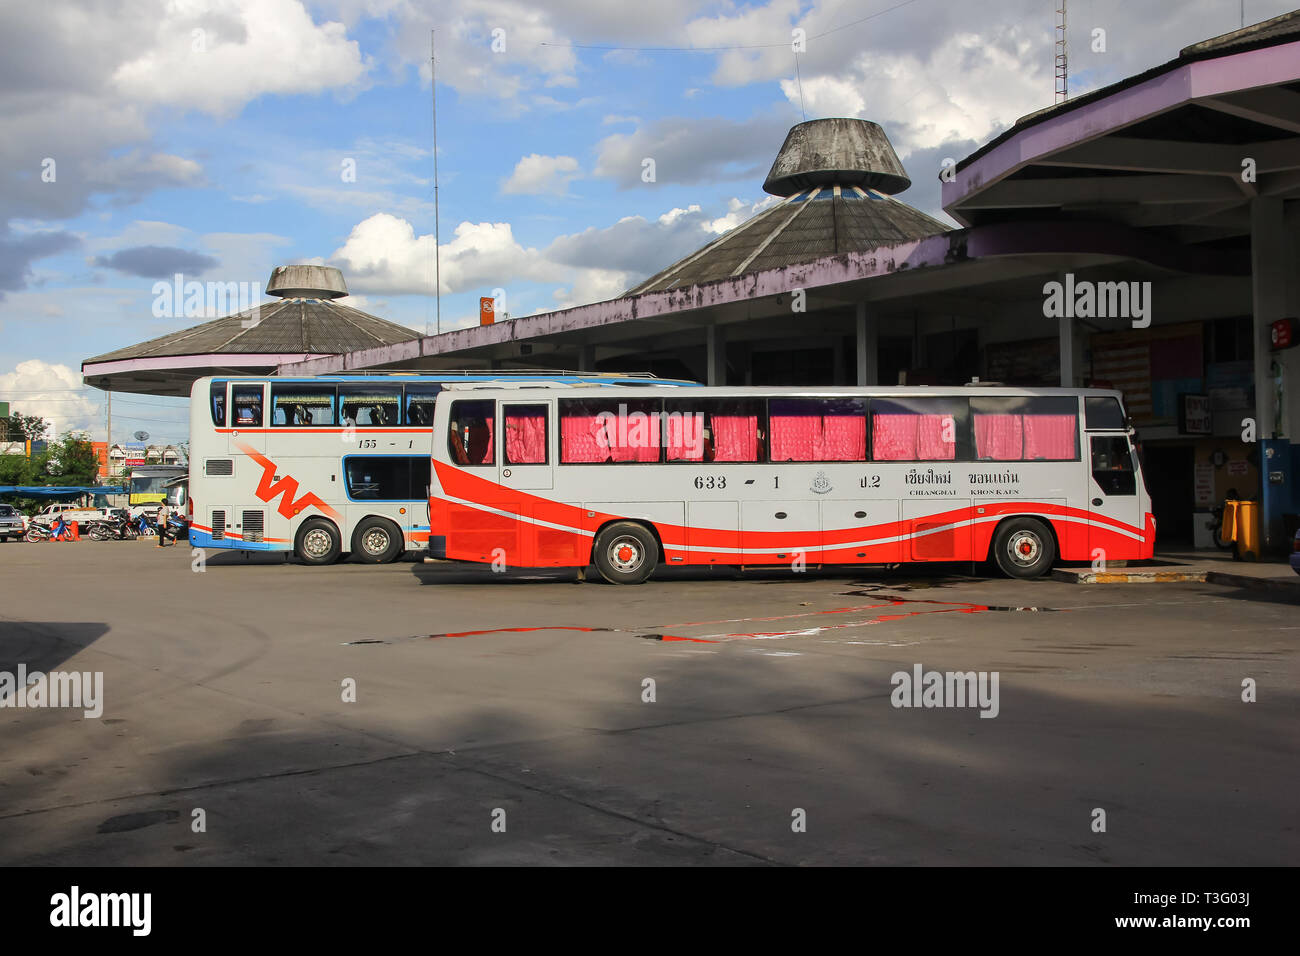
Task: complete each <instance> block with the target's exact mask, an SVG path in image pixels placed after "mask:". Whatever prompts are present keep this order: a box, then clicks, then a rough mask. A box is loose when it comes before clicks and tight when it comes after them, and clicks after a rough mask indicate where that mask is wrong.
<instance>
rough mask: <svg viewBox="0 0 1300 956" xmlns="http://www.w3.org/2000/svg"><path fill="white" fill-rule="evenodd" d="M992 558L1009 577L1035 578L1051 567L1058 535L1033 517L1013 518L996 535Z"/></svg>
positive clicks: (1054, 557)
mask: <svg viewBox="0 0 1300 956" xmlns="http://www.w3.org/2000/svg"><path fill="white" fill-rule="evenodd" d="M993 559H994V560H995V561H996V562H997V565H998V567H999V568H1001V569H1002V573H1003V574H1005V575H1006V576H1007V577H1009V578H1036V577H1038V576H1040V575H1042V574H1046V573H1047V572H1048V571H1049V570H1051V567H1052V563H1053V562H1054V561H1055V560H1056V539H1055V538H1053V537H1052V532H1051V530H1050V529H1049V528H1048V527H1047V526H1046V525H1045V524H1043V523H1042V522H1041V521H1037V520H1035V519H1033V518H1012V519H1011V520H1010V521H1008V522H1006V523H1005V524H1003V525H1002V526H1001V527H1000V528H998V532H997V534H995V535H994V536H993Z"/></svg>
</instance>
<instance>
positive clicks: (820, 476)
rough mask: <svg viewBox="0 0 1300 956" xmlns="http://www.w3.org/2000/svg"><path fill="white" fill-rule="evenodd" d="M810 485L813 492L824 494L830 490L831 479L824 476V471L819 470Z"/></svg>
mask: <svg viewBox="0 0 1300 956" xmlns="http://www.w3.org/2000/svg"><path fill="white" fill-rule="evenodd" d="M810 487H811V489H812V493H813V494H815V495H824V494H826V492H828V491H830V490H831V480H830V479H829V478H827V477H826V472H824V471H819V472H817V477H816V478H814V479H813V480H812V485H811V486H810Z"/></svg>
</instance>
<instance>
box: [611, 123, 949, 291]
mask: <svg viewBox="0 0 1300 956" xmlns="http://www.w3.org/2000/svg"><path fill="white" fill-rule="evenodd" d="M910 185H911V180H910V179H908V178H907V171H906V170H904V169H903V164H902V163H900V162H899V161H898V156H897V155H895V153H894V148H893V147H892V146H891V145H890V144H889V138H888V137H887V136H886V135H885V131H884V130H883V129H881V128H880V127H879V126H877V125H876V124H875V123H871V122H868V121H867V120H856V119H827V120H810V121H809V122H807V123H800V124H799V125H798V126H795V127H794V128H792V129H791V130H790V132H789V134H788V135H787V136H786V138H785V144H784V145H783V146H782V147H781V151H780V153H778V154H777V157H776V162H774V163H773V164H772V171H771V172H770V173H768V175H767V182H765V183H764V184H763V188H764V189H765V190H767V191H768V192H770V193H775V194H776V195H780V196H784V197H785V198H784V199H782V200H781V201H780V202H778V203H776V204H774V205H772V206H769V207H768V208H767V209H764V210H763V211H762V212H760V213H758V214H757V215H756V216H754V217H753V218H751V219H749V220H747V221H746V222H743V223H741V224H740V225H739V226H736V227H735V228H734V229H732V230H730V231H729V232H726V233H724V234H723V235H721V236H719V237H718V238H717V239H715V240H713V241H712V242H710V243H709V244H708V245H706V246H704V247H703V248H701V249H699V250H698V251H696V252H693V253H691V254H690V255H689V256H687V257H686V258H684V259H681V260H679V261H678V262H675V263H673V264H672V265H671V266H669V267H668V268H666V269H664V270H663V271H662V272H658V273H656V274H655V275H652V276H651V277H650V278H648V279H646V280H645V281H644V282H642V283H641V284H640V285H638V286H636V287H634V288H632V289H629V290H628V291H627V292H626V293H624V294H625V295H640V294H641V293H643V292H663V291H665V290H667V289H675V288H682V287H685V286H692V285H698V284H699V283H701V282H712V281H715V280H718V279H727V278H733V277H735V276H740V275H744V274H746V273H750V272H761V271H763V270H765V269H778V268H781V267H782V266H788V265H794V264H795V263H799V262H811V261H813V260H814V259H822V258H825V257H826V256H835V255H843V254H845V253H849V252H865V251H867V250H870V249H874V248H876V247H878V246H886V245H892V244H895V243H899V242H907V241H910V240H914V239H924V238H926V237H927V236H936V235H939V234H941V233H944V232H948V231H949V227H948V226H946V225H944V224H943V223H942V222H940V221H939V220H937V219H934V218H932V217H930V216H927V215H926V214H925V213H923V212H921V211H920V210H919V209H913V208H912V207H911V206H909V205H907V204H906V203H903V202H899V201H898V200H897V199H894V198H892V197H891V196H889V195H888V193H889V192H893V191H898V190H902V189H906V188H907V187H908V186H910Z"/></svg>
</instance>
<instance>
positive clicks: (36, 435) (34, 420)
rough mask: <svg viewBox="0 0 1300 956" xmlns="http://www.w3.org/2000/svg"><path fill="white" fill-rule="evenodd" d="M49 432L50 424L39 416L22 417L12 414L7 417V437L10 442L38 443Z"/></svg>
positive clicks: (15, 413) (16, 413)
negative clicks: (25, 440)
mask: <svg viewBox="0 0 1300 956" xmlns="http://www.w3.org/2000/svg"><path fill="white" fill-rule="evenodd" d="M49 430H50V423H49V422H47V421H46V420H45V419H43V418H41V416H40V415H22V414H19V413H18V412H13V413H11V414H10V416H9V437H10V440H11V441H22V440H23V439H27V440H28V441H40V440H41V439H42V438H44V437H45V436H46V434H47V433H48V432H49Z"/></svg>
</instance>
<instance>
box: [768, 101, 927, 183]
mask: <svg viewBox="0 0 1300 956" xmlns="http://www.w3.org/2000/svg"><path fill="white" fill-rule="evenodd" d="M911 185H912V180H910V179H909V178H908V176H907V170H905V169H903V164H902V163H900V162H899V161H898V154H897V153H895V152H894V147H893V146H892V145H890V142H889V137H888V136H886V135H885V131H884V130H883V129H881V128H880V126H879V125H877V124H876V123H873V122H871V121H870V120H861V119H847V118H843V117H836V118H832V119H816V120H808V121H807V122H805V123H800V124H799V125H797V126H793V127H791V128H790V132H789V133H787V134H786V137H785V143H784V144H782V146H781V151H780V152H779V153H777V154H776V161H775V162H773V163H772V170H771V172H769V173H768V174H767V181H766V182H765V183H763V190H764V191H765V192H769V193H772V195H774V196H792V195H794V194H795V193H796V192H798V191H800V190H802V189H808V188H809V187H812V186H858V187H860V188H862V189H876V190H879V191H880V192H882V193H888V194H890V195H893V194H894V193H901V192H902V191H903V190H905V189H907V188H908V187H909V186H911Z"/></svg>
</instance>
